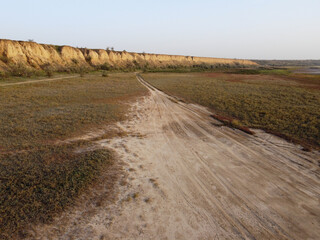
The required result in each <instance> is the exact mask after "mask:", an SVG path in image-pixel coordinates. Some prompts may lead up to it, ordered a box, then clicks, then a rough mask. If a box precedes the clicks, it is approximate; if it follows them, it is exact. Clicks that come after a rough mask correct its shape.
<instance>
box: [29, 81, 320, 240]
mask: <svg viewBox="0 0 320 240" xmlns="http://www.w3.org/2000/svg"><path fill="white" fill-rule="evenodd" d="M139 80H140V81H141V83H142V84H144V85H145V86H146V87H148V88H149V90H150V96H148V97H146V98H144V99H143V100H141V101H139V102H137V103H136V104H135V105H134V106H133V110H132V113H133V116H132V117H131V120H130V121H129V122H125V123H122V124H119V128H121V129H123V130H125V131H127V132H128V133H129V134H128V136H126V137H123V138H115V139H112V140H101V141H99V144H100V145H101V146H105V147H109V148H112V149H114V150H115V151H116V152H117V154H118V157H119V158H120V159H122V160H123V161H124V162H125V164H126V165H125V169H126V170H127V172H128V178H127V179H128V182H129V185H128V184H127V185H125V184H121V186H119V195H118V196H119V199H118V200H116V201H115V203H113V204H111V205H108V206H104V205H102V206H100V205H98V206H97V205H94V206H93V204H92V203H90V202H88V201H83V202H82V203H80V204H79V205H78V206H77V207H76V209H73V210H71V211H70V212H68V213H66V214H65V215H64V216H63V217H61V218H59V219H58V220H56V222H55V223H54V224H52V225H48V226H45V227H43V226H41V227H39V228H38V229H35V233H34V238H35V239H319V238H318V237H319V236H320V205H319V196H320V195H319V193H320V180H319V161H320V158H319V153H318V152H313V153H307V152H303V151H302V150H300V149H299V148H298V147H297V146H295V145H292V144H289V143H287V142H285V141H284V140H281V139H279V138H277V137H274V136H272V135H269V134H266V133H264V132H262V131H257V130H255V132H256V135H254V136H251V135H248V134H245V133H243V132H241V131H239V130H234V129H230V128H227V127H224V126H218V125H219V124H218V123H217V122H215V120H213V119H211V118H210V117H209V115H210V113H209V112H208V111H207V110H206V109H205V108H202V107H200V106H196V105H190V104H184V103H182V102H178V101H176V100H175V99H174V98H171V97H169V96H167V95H166V94H164V93H162V92H160V91H158V90H156V89H154V88H152V87H151V86H149V85H148V84H147V83H146V82H144V81H143V79H141V78H139Z"/></svg>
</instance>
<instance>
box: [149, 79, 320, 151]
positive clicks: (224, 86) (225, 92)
mask: <svg viewBox="0 0 320 240" xmlns="http://www.w3.org/2000/svg"><path fill="white" fill-rule="evenodd" d="M304 76H305V75H292V76H291V75H290V76H288V75H287V74H285V75H283V76H280V75H279V74H275V75H272V74H271V73H268V74H267V75H263V74H259V75H252V74H250V75H245V74H230V73H229V74H225V73H188V74H173V73H157V74H143V77H144V78H145V80H147V81H148V82H150V83H151V84H152V85H154V86H155V87H157V88H159V89H161V90H164V91H165V92H167V93H169V94H172V95H175V96H177V97H180V98H183V99H184V100H185V101H188V102H195V103H198V104H201V105H204V106H207V107H209V108H211V109H212V110H214V112H215V113H216V115H220V116H225V117H228V118H230V119H236V120H238V122H237V124H238V125H239V123H240V124H241V125H244V126H249V127H253V128H261V129H265V130H267V131H269V132H272V133H274V134H277V135H280V136H282V137H285V138H287V139H289V140H292V141H294V142H298V143H300V144H302V145H303V146H305V147H306V148H307V147H310V146H311V145H312V146H313V147H316V148H319V147H320V108H319V106H320V91H319V89H320V88H319V87H320V76H307V78H306V81H305V82H304V81H303V79H304ZM231 125H232V124H231Z"/></svg>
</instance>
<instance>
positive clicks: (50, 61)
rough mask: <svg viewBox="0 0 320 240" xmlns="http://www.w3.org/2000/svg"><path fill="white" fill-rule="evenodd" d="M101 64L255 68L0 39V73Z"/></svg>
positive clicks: (220, 61)
mask: <svg viewBox="0 0 320 240" xmlns="http://www.w3.org/2000/svg"><path fill="white" fill-rule="evenodd" d="M105 64H107V65H109V66H113V67H119V68H120V67H121V68H123V67H124V68H125V67H130V66H146V65H147V66H150V67H162V66H164V67H165V66H169V65H171V66H174V65H179V66H192V65H201V64H209V65H216V64H228V65H239V64H240V65H248V66H253V65H257V64H256V63H254V62H252V61H249V60H238V59H223V58H207V57H190V56H179V55H163V54H146V53H129V52H125V51H123V52H117V51H106V50H103V49H94V50H93V49H79V48H74V47H70V46H54V45H47V44H38V43H35V42H24V41H13V40H5V39H0V70H1V71H9V70H10V69H11V68H12V67H14V66H16V65H23V66H24V67H26V68H30V69H38V70H40V69H45V68H47V67H48V66H49V67H50V68H52V69H53V70H64V69H67V68H69V67H74V66H77V67H86V68H92V67H96V66H101V65H105Z"/></svg>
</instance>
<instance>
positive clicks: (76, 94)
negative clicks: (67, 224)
mask: <svg viewBox="0 0 320 240" xmlns="http://www.w3.org/2000/svg"><path fill="white" fill-rule="evenodd" d="M145 92H146V89H145V88H144V87H143V86H141V85H140V84H139V83H138V81H137V80H136V79H135V77H134V75H133V74H123V73H122V74H121V73H119V74H110V75H109V77H108V78H105V77H102V76H101V75H98V74H96V75H92V74H91V75H85V76H84V77H81V78H80V77H77V78H71V79H65V80H56V81H49V82H41V83H32V84H24V85H13V86H6V87H0V239H1V238H4V239H12V238H14V237H13V236H16V234H18V233H21V231H22V230H23V228H24V227H25V226H26V225H29V224H30V223H36V222H47V221H50V220H51V219H52V217H53V216H54V215H55V214H57V213H58V212H59V211H61V210H63V209H65V208H66V207H67V206H68V205H69V204H70V203H72V201H73V200H74V198H75V197H77V196H78V195H79V194H80V193H81V192H83V190H84V189H86V188H87V187H88V186H89V184H90V183H92V181H94V180H95V179H96V177H97V176H99V172H100V171H101V169H105V168H108V167H110V166H111V164H112V156H111V154H110V152H109V151H108V150H106V149H97V148H91V147H92V142H91V141H89V140H86V141H85V140H79V141H75V142H72V143H67V142H63V141H59V140H66V139H69V138H72V137H74V136H79V135H81V134H83V133H86V132H88V131H95V129H97V127H98V126H101V125H106V124H112V123H114V122H115V121H119V120H123V119H124V118H125V116H124V115H125V113H126V112H127V110H128V105H127V104H125V102H126V101H128V100H131V99H133V98H135V97H137V96H140V95H142V94H145ZM110 134H111V133H110ZM104 137H108V133H106V134H105V136H104ZM79 150H80V151H79Z"/></svg>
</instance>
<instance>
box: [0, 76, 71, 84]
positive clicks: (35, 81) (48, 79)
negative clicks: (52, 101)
mask: <svg viewBox="0 0 320 240" xmlns="http://www.w3.org/2000/svg"><path fill="white" fill-rule="evenodd" d="M75 77H76V76H75V75H71V76H66V77H56V78H44V79H39V80H29V81H23V82H14V83H3V84H0V87H6V86H14V85H23V84H30V83H39V82H50V81H56V80H61V79H67V78H75Z"/></svg>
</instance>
